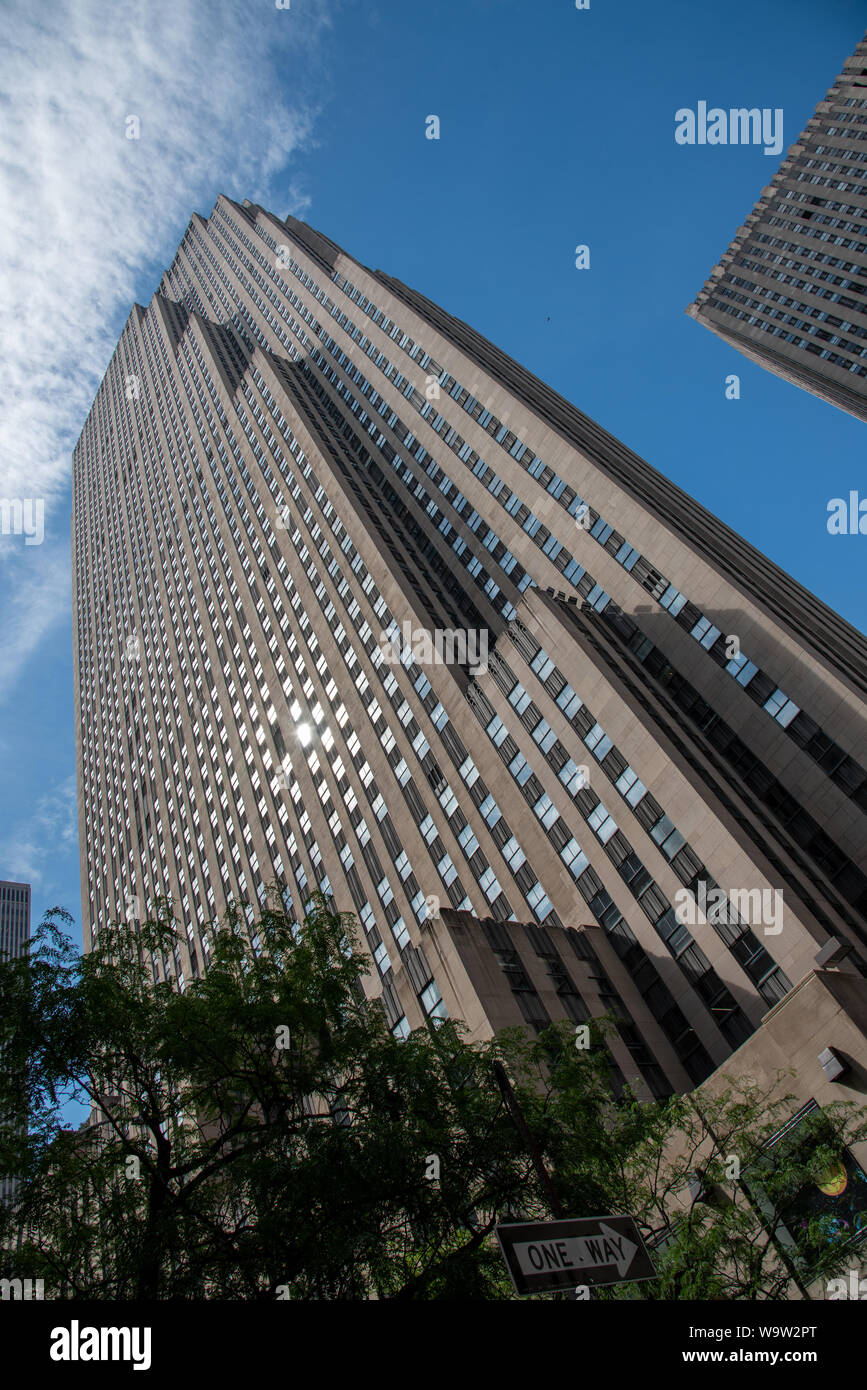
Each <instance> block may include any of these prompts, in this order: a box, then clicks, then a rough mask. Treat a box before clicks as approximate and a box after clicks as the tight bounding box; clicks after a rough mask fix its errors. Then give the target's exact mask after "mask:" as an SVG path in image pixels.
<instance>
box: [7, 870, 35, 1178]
mask: <svg viewBox="0 0 867 1390" xmlns="http://www.w3.org/2000/svg"><path fill="white" fill-rule="evenodd" d="M29 940H30V884H29V883H10V882H8V881H7V880H6V879H0V959H5V960H8V959H9V958H10V957H12V956H20V955H23V954H24V952H25V951H26V949H27V943H28V941H29ZM16 1187H17V1183H16V1179H15V1178H14V1177H10V1176H8V1175H7V1176H3V1175H0V1202H8V1201H10V1200H11V1199H12V1198H13V1197H14V1196H15V1191H16Z"/></svg>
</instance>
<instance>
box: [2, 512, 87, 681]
mask: <svg viewBox="0 0 867 1390" xmlns="http://www.w3.org/2000/svg"><path fill="white" fill-rule="evenodd" d="M14 543H15V542H14V541H13V539H12V538H11V537H8V536H4V537H0V546H10V545H12V544H14ZM17 543H18V544H19V545H21V544H22V542H21V541H20V540H19V541H18V542H17ZM69 564H70V561H69V546H68V544H62V545H54V546H48V545H44V544H43V545H41V546H39V547H34V548H32V549H30V550H24V551H23V552H21V554H20V556H19V558H18V561H17V564H16V565H15V567H14V572H10V570H9V568H8V567H7V569H6V571H5V575H4V578H5V580H6V582H5V583H4V590H5V592H4V596H3V624H2V640H0V702H2V701H3V700H4V699H5V698H6V697H7V696H8V695H9V694H10V693H11V691H12V690H13V688H14V686H15V683H16V681H17V680H18V679H19V677H20V676H21V675H22V673H23V671H24V667H25V665H26V663H27V661H28V660H29V659H30V657H31V656H32V655H33V654H34V653H35V652H36V651H37V650H38V649H39V646H40V645H41V643H42V642H43V641H45V639H46V638H47V637H48V636H49V634H50V633H51V632H52V631H53V629H54V628H55V626H56V625H57V623H58V622H60V621H61V619H64V620H67V621H68V619H69V611H70V602H71V597H70V575H69ZM69 655H70V662H71V661H72V642H71V639H70V642H69Z"/></svg>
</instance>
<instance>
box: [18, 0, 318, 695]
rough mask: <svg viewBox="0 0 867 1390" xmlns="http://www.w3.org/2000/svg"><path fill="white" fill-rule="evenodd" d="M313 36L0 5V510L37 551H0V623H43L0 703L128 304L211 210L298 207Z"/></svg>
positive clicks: (253, 23)
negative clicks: (15, 617) (26, 518)
mask: <svg viewBox="0 0 867 1390" xmlns="http://www.w3.org/2000/svg"><path fill="white" fill-rule="evenodd" d="M328 22H329V19H328V6H327V5H326V4H324V3H316V0H293V4H292V7H291V9H288V10H282V9H277V7H276V5H271V6H269V5H268V4H264V3H260V4H255V5H250V4H241V3H237V0H208V3H207V4H202V3H200V2H199V0H149V2H148V3H146V4H142V5H138V4H127V5H118V4H117V3H116V0H59V3H55V4H52V5H51V6H50V7H49V8H48V9H46V7H44V6H33V5H32V0H6V4H4V6H3V7H2V13H0V92H2V93H3V96H2V98H0V305H2V310H0V381H2V383H3V389H2V406H0V497H6V498H12V497H22V498H32V497H40V498H44V499H45V504H46V539H45V543H44V545H43V546H41V547H30V548H28V549H26V550H25V549H24V543H23V540H22V539H21V538H20V537H17V538H13V537H9V536H0V583H2V585H3V587H4V589H5V590H6V592H7V594H8V593H9V592H10V591H11V593H12V599H11V600H9V599H8V598H6V599H4V602H3V608H4V612H5V611H6V610H7V608H8V605H9V603H10V601H11V603H12V604H13V605H15V604H17V605H18V606H19V607H20V606H21V605H22V604H23V603H24V601H25V600H24V596H25V595H29V596H30V597H31V598H32V599H33V600H34V601H35V606H36V609H37V610H38V613H39V614H40V621H41V624H42V626H41V627H39V626H38V625H37V626H35V627H34V628H33V629H30V630H27V629H25V627H24V626H20V627H19V628H18V629H17V632H18V639H20V640H19V644H18V645H17V646H16V645H15V641H16V638H15V635H14V633H13V634H12V635H11V637H10V634H9V632H8V631H7V632H4V634H3V638H2V641H3V644H4V647H5V648H6V651H5V652H4V655H3V661H2V671H0V695H2V688H3V685H4V684H5V685H6V686H7V687H8V684H9V682H10V681H11V680H12V679H13V677H14V672H15V668H16V663H17V665H18V667H19V668H20V667H21V666H22V664H23V662H24V661H25V660H26V659H27V657H28V656H29V655H30V654H31V653H32V652H33V650H34V647H35V646H36V645H37V644H38V641H39V639H40V636H42V635H44V634H45V633H46V632H47V631H48V628H49V627H50V626H51V622H50V614H51V613H52V612H53V613H54V619H55V620H56V619H57V618H58V617H59V616H60V613H61V611H62V607H61V606H59V605H58V604H57V601H56V594H54V595H53V596H52V595H51V594H50V593H48V592H46V593H45V594H44V595H42V596H41V597H40V596H39V591H40V588H41V587H43V586H44V587H45V588H46V590H49V589H52V587H53V586H54V585H55V584H56V582H57V578H58V575H57V571H56V568H55V567H54V565H53V564H51V563H48V564H46V563H45V562H44V557H45V553H46V552H47V551H48V550H49V549H53V548H55V547H56V546H58V545H64V546H65V544H66V541H65V536H63V539H62V540H60V541H58V539H57V537H58V534H61V535H62V534H63V531H65V516H66V514H67V511H68V488H69V473H70V453H71V449H72V447H73V445H74V443H75V440H76V438H77V436H78V433H79V431H80V429H81V426H82V424H83V421H84V417H85V415H86V412H87V410H88V408H89V405H90V402H91V400H92V398H93V395H94V392H95V389H96V386H97V384H98V382H99V380H100V378H101V376H102V374H103V372H104V371H105V367H106V365H107V362H108V359H109V357H110V355H111V351H112V349H113V347H114V343H115V341H116V338H117V334H118V332H119V330H120V327H121V326H122V323H123V320H124V318H125V317H126V312H127V310H128V308H129V307H130V305H131V304H132V301H133V299H134V298H135V294H136V289H137V288H138V290H139V295H140V296H141V295H142V293H144V295H145V297H148V296H149V293H150V290H151V289H152V288H155V285H156V280H157V278H158V274H159V269H160V264H161V262H168V261H169V260H170V259H171V256H172V254H173V251H174V247H175V245H176V243H177V240H178V238H179V235H180V233H181V232H182V231H183V228H184V226H185V225H186V222H187V220H188V218H189V215H190V213H191V212H192V211H193V210H194V209H196V210H199V211H203V212H208V211H210V207H211V205H212V203H213V199H214V197H215V195H216V193H217V192H219V191H221V190H224V191H226V192H228V193H234V194H236V196H238V197H250V198H252V199H254V200H256V201H261V202H263V203H267V202H269V201H272V202H273V203H274V204H275V206H277V207H278V208H281V209H282V207H283V205H285V204H286V203H288V202H289V201H291V202H292V203H293V205H294V204H297V203H298V202H299V201H303V200H302V199H300V197H299V194H298V193H297V191H296V189H295V187H294V185H292V183H291V180H290V171H291V168H292V156H293V154H295V153H296V152H297V151H298V150H299V149H301V148H302V147H304V146H306V145H309V143H310V142H311V140H312V132H313V127H314V122H315V117H316V109H315V104H314V100H313V99H312V98H311V97H309V95H307V93H308V91H309V86H310V80H309V74H310V73H311V71H312V69H313V67H314V58H315V53H316V50H317V45H318V42H319V38H320V35H321V32H322V29H323V26H325V25H327V24H328ZM286 91H291V92H292V99H291V103H290V102H287V100H286V99H285V96H284V93H285V92H286ZM130 117H136V118H137V121H138V138H137V139H130V138H127V137H128V135H129V134H131V133H135V131H136V126H135V124H134V123H131V122H130V120H129V118H130ZM143 272H146V273H147V274H148V280H147V281H146V282H145V287H144V289H143V287H142V282H141V277H142V273H143ZM59 518H63V520H62V521H59ZM37 555H39V556H40V561H41V562H42V563H40V564H36V563H35V560H34V557H35V556H37Z"/></svg>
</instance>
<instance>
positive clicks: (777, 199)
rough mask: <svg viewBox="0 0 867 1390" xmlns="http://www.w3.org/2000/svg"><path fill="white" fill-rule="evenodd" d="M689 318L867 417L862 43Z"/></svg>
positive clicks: (866, 65) (866, 102)
mask: <svg viewBox="0 0 867 1390" xmlns="http://www.w3.org/2000/svg"><path fill="white" fill-rule="evenodd" d="M686 312H687V313H688V314H689V315H691V317H692V318H694V319H697V320H698V322H699V323H703V324H704V325H705V327H706V328H710V329H711V331H712V332H714V333H716V334H717V335H718V337H720V338H722V339H723V340H724V341H725V342H727V343H729V344H731V346H732V347H735V348H737V349H738V351H739V352H742V353H744V355H745V356H747V357H749V358H751V359H752V360H753V361H754V362H758V363H759V364H760V365H761V366H763V367H767V368H768V370H769V371H772V372H776V374H777V375H778V376H781V377H783V378H784V380H786V381H791V382H793V383H794V384H795V385H797V386H802V387H804V389H805V390H807V391H810V392H812V394H813V395H814V396H820V397H821V398H822V400H826V401H830V402H831V403H832V404H833V405H836V406H839V407H840V408H841V409H842V410H846V411H848V412H849V414H851V415H856V416H858V418H859V419H862V420H864V419H867V39H865V40H862V42H861V43H859V44H858V47H857V48H856V49H855V52H854V54H853V55H852V57H851V58H847V59H846V62H845V64H844V66H843V71H842V72H841V73H840V76H839V77H838V78H837V80H836V82H835V83H834V85H833V86H832V87H831V89H830V90H829V91H828V93H827V95H826V97H825V100H824V101H821V102H819V105H818V106H817V108H816V111H815V114H814V115H813V116H812V117H811V118H810V120H809V121H808V123H807V126H806V128H805V130H804V131H803V133H802V134H801V135H800V136H799V138H798V141H797V144H795V145H793V146H792V147H791V149H790V150H789V152H788V154H787V156H786V158H785V159H784V160H783V163H782V164H781V165H780V168H779V170H778V171H777V173H776V174H775V176H774V178H773V179H772V180H771V183H770V184H769V185H768V187H767V188H765V189H763V191H762V195H761V197H760V199H759V201H758V202H757V203H756V205H755V207H754V208H753V210H752V212H751V213H750V214H749V215H748V217H747V218H746V219H745V221H744V224H743V226H742V227H739V228H738V230H737V233H736V235H735V238H734V240H733V241H732V243H731V245H730V246H729V248H728V250H727V251H726V252H725V254H724V255H723V256H722V257H721V259H720V261H719V264H718V265H715V266H714V267H713V269H712V271H711V273H710V277H709V279H708V280H707V281H706V283H705V284H704V286H703V288H702V289H701V290H700V291H699V293H698V294H697V295H696V297H695V300H694V301H693V303H692V304H690V305H689V307H688V308H687V311H686Z"/></svg>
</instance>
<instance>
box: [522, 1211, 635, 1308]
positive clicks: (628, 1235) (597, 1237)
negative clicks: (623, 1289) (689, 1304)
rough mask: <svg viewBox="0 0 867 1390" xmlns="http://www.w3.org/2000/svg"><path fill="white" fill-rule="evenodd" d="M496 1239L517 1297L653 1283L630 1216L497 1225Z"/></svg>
mask: <svg viewBox="0 0 867 1390" xmlns="http://www.w3.org/2000/svg"><path fill="white" fill-rule="evenodd" d="M497 1239H498V1240H499V1242H500V1249H501V1250H502V1252H503V1258H504V1259H505V1261H506V1265H507V1266H508V1270H509V1274H510V1275H511V1276H512V1283H513V1284H514V1286H515V1292H516V1293H519V1294H525V1293H544V1292H545V1291H546V1290H551V1289H573V1288H575V1286H576V1285H577V1284H587V1285H589V1286H591V1287H596V1286H599V1285H601V1284H621V1283H632V1282H633V1281H635V1280H639V1279H655V1278H656V1270H655V1269H654V1268H653V1263H652V1261H651V1258H650V1256H649V1254H648V1253H647V1250H646V1249H645V1246H644V1242H643V1240H642V1239H641V1236H640V1235H639V1232H638V1227H637V1226H636V1224H635V1222H634V1221H633V1219H632V1217H631V1216H587V1217H582V1218H580V1219H579V1220H575V1221H520V1222H515V1223H510V1224H508V1225H505V1226H498V1227H497Z"/></svg>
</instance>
